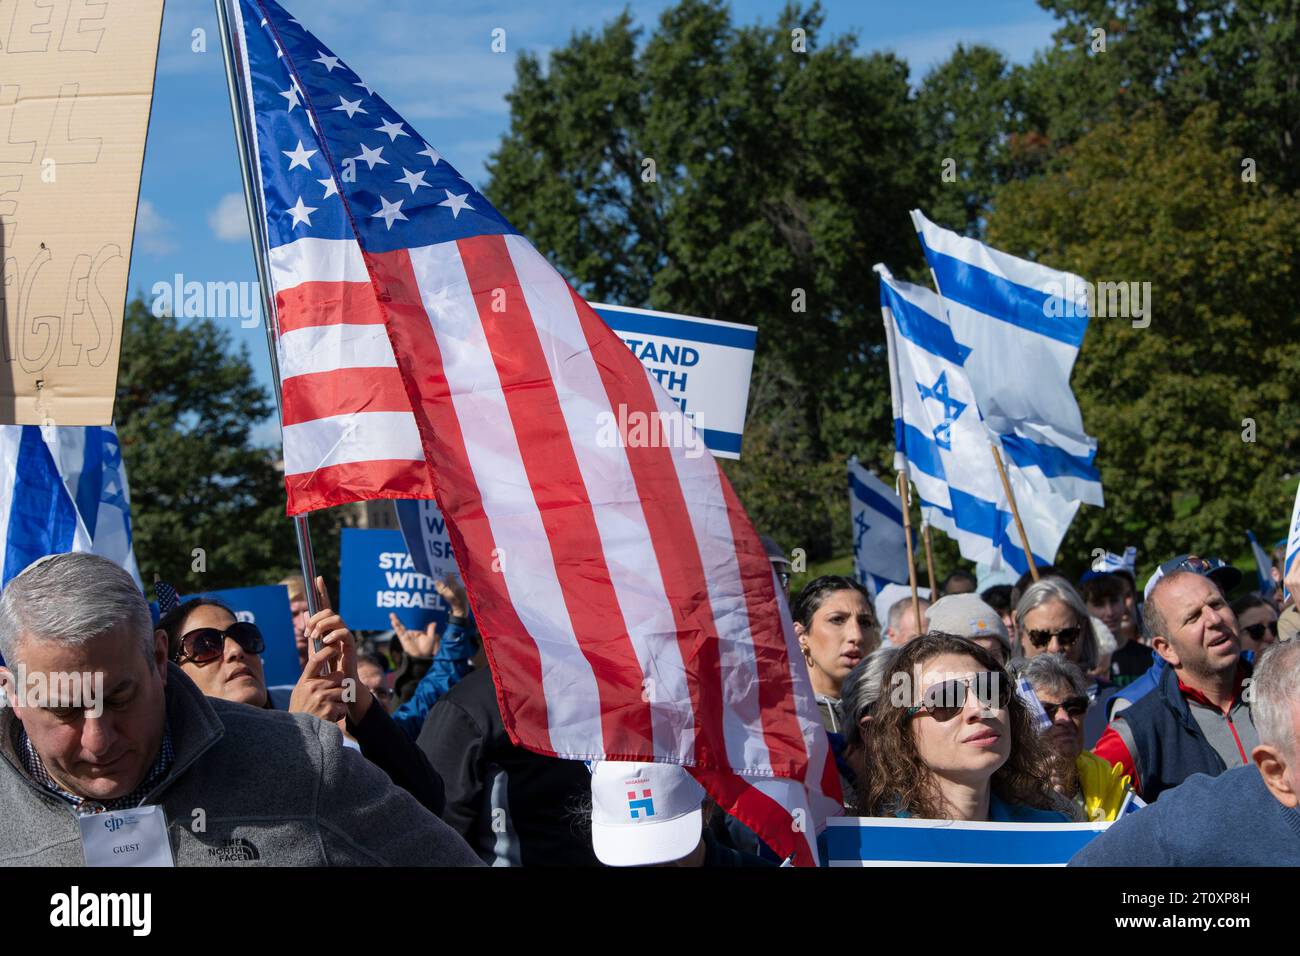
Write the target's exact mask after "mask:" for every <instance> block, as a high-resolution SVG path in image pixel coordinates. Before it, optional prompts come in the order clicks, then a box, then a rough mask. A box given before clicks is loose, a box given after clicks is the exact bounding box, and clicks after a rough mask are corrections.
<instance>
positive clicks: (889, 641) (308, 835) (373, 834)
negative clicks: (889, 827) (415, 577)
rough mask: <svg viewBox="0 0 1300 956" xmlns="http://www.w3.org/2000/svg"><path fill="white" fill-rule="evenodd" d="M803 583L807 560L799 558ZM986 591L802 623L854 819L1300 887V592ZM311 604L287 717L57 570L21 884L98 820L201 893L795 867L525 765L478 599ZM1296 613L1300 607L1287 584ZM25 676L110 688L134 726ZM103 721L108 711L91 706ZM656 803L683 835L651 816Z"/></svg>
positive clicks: (847, 611)
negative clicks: (411, 624) (393, 871)
mask: <svg viewBox="0 0 1300 956" xmlns="http://www.w3.org/2000/svg"><path fill="white" fill-rule="evenodd" d="M768 550H769V555H770V557H771V558H772V560H773V562H774V564H775V565H776V570H777V572H778V575H779V577H780V579H781V580H782V581H783V582H786V583H787V588H788V581H789V568H788V562H786V561H785V558H784V556H783V555H782V554H781V552H780V549H779V548H776V547H775V546H774V545H772V543H771V542H768ZM1036 570H1037V573H1036V574H1034V575H1029V574H1027V575H1025V576H1023V577H1022V578H1021V579H1020V580H1019V581H1018V582H1016V584H1014V585H1005V584H1004V585H998V586H994V587H990V588H986V589H984V590H983V591H979V590H978V582H977V581H976V579H975V577H974V576H973V575H971V574H969V573H968V572H965V571H957V572H954V573H953V574H952V575H950V576H949V577H948V578H947V579H946V580H944V581H943V582H942V585H941V586H940V587H938V588H936V589H935V590H936V592H937V593H934V594H931V593H929V592H928V591H927V592H925V596H924V597H922V596H921V595H919V594H917V595H914V594H913V593H912V592H911V590H910V589H907V588H893V589H892V590H891V589H885V590H884V591H882V593H880V594H877V595H874V596H873V595H872V594H870V593H869V592H868V590H867V589H866V588H865V587H864V586H863V585H862V584H860V583H859V582H857V581H856V580H854V579H852V578H849V577H841V576H822V577H818V578H816V579H814V580H812V581H810V582H808V583H807V584H806V585H805V586H804V587H802V588H801V589H800V590H799V591H798V593H796V594H794V595H789V594H787V598H788V600H789V607H790V613H791V616H792V618H793V622H794V629H795V634H796V636H797V640H798V646H799V650H800V652H801V654H802V666H803V667H805V668H806V669H807V674H808V678H809V682H810V684H811V686H812V690H813V692H814V695H815V698H816V702H817V705H818V708H819V712H820V715H821V718H822V722H823V724H824V728H825V732H826V733H827V735H828V740H829V743H830V748H831V751H832V753H833V755H834V757H835V760H836V764H837V766H838V769H839V775H840V783H841V789H842V793H843V798H844V807H845V812H846V813H847V814H851V815H859V816H866V817H911V818H919V819H936V820H959V821H972V822H1011V823H1016V822H1032V823H1065V822H1072V821H1073V822H1094V823H1097V822H1112V823H1113V825H1112V826H1110V827H1109V828H1108V829H1106V830H1105V832H1103V833H1102V834H1101V835H1100V836H1098V837H1097V838H1096V839H1094V840H1093V841H1092V842H1091V843H1089V844H1088V845H1087V846H1086V847H1085V848H1084V850H1083V851H1082V852H1080V853H1079V854H1078V856H1077V857H1076V858H1075V859H1074V861H1072V862H1073V863H1075V864H1080V865H1152V864H1169V865H1251V864H1267V863H1281V864H1287V863H1289V864H1297V863H1300V809H1298V804H1300V753H1298V752H1297V749H1296V741H1297V734H1298V732H1300V641H1297V640H1294V639H1289V638H1292V637H1293V635H1294V631H1295V630H1296V627H1295V626H1294V625H1289V619H1290V618H1291V617H1295V616H1297V612H1295V609H1294V606H1293V604H1292V603H1291V601H1290V599H1286V600H1283V596H1282V595H1283V592H1282V588H1281V587H1278V588H1274V589H1267V590H1264V591H1259V592H1251V593H1248V594H1245V595H1243V596H1238V597H1237V598H1236V599H1235V600H1231V601H1230V600H1229V595H1231V594H1232V593H1233V592H1234V591H1235V590H1237V589H1238V588H1239V587H1240V585H1241V582H1242V575H1241V573H1240V572H1239V571H1237V570H1236V569H1235V568H1233V567H1231V566H1230V565H1228V564H1226V563H1225V562H1223V561H1220V560H1215V559H1204V558H1201V557H1198V556H1196V555H1181V556H1178V557H1175V558H1173V559H1171V560H1169V561H1166V562H1164V563H1162V564H1161V565H1160V566H1159V568H1158V569H1157V570H1156V571H1155V573H1154V574H1152V575H1151V577H1150V579H1149V580H1147V581H1146V582H1145V586H1144V587H1143V588H1142V589H1141V591H1139V589H1138V586H1137V580H1136V579H1135V576H1134V574H1133V572H1132V571H1131V570H1129V569H1127V568H1121V569H1119V570H1112V571H1107V572H1093V571H1089V572H1088V573H1086V574H1085V575H1083V578H1082V579H1081V580H1080V581H1078V582H1077V583H1075V582H1071V581H1070V580H1067V578H1066V577H1065V576H1064V575H1063V574H1062V573H1061V572H1060V571H1059V570H1058V569H1056V568H1054V567H1045V568H1039V569H1036ZM284 583H286V585H287V586H288V588H289V591H290V599H291V607H292V610H293V615H294V628H295V639H296V641H297V646H298V654H299V662H300V664H301V667H302V671H301V676H300V678H299V680H298V682H297V684H296V685H295V686H294V687H292V688H291V689H289V688H285V689H273V688H268V687H267V683H266V679H265V675H264V673H263V669H262V661H261V657H260V655H261V653H262V652H263V651H264V649H265V642H264V639H263V636H262V634H261V633H260V631H259V630H258V628H257V626H256V625H254V624H251V623H245V622H241V621H239V620H238V618H237V616H236V614H235V613H234V611H233V610H232V609H230V608H228V607H226V606H224V605H223V604H221V603H220V602H217V601H214V600H210V599H204V598H199V599H193V600H189V601H186V602H185V603H182V604H179V605H176V604H175V602H174V600H173V601H172V602H171V606H168V602H167V601H165V600H163V601H160V604H162V605H163V606H162V607H161V608H160V610H161V612H162V613H161V615H160V616H159V617H158V618H157V619H156V620H155V619H154V617H153V616H152V615H151V611H150V608H149V605H148V603H147V602H146V601H145V598H144V596H143V595H142V594H141V592H140V590H139V588H138V587H137V586H136V585H135V583H134V582H133V581H132V579H131V578H130V577H129V576H128V575H127V574H126V572H124V571H123V570H122V569H121V568H119V567H117V566H116V565H114V564H113V563H111V562H109V561H106V560H104V559H102V558H98V557H95V556H93V555H88V554H61V555H54V556H51V557H48V558H44V559H42V560H40V561H38V562H36V563H35V564H34V565H32V566H31V567H30V568H29V569H28V570H26V571H25V572H24V573H22V574H21V575H19V576H18V577H16V578H15V579H13V580H12V581H11V582H10V584H9V585H8V586H7V587H6V588H5V590H4V593H3V596H2V597H0V655H3V658H4V661H5V663H6V670H5V671H4V672H3V673H4V674H5V675H6V678H7V683H6V689H7V690H8V691H9V692H10V693H9V697H10V700H9V701H8V706H5V707H3V708H0V808H3V812H0V865H19V864H38V865H39V864H69V865H80V864H82V863H83V862H87V860H86V857H85V855H84V849H83V846H82V841H81V839H80V835H79V826H78V820H79V819H80V818H81V817H84V816H86V815H89V814H96V813H103V812H113V811H121V810H124V809H131V808H136V807H141V806H153V805H159V806H161V807H162V808H163V811H164V813H165V815H166V819H167V821H168V830H167V833H168V840H167V842H168V843H169V844H170V853H171V855H172V858H173V859H174V861H175V862H176V863H177V864H195V865H204V864H207V865H211V864H220V863H230V862H262V863H267V864H279V865H341V864H433V865H479V864H488V865H496V866H518V865H524V866H528V865H597V864H607V865H652V864H661V865H678V866H776V865H779V864H780V863H781V862H782V861H781V860H780V858H779V857H778V856H777V855H776V854H775V853H773V852H772V850H771V849H770V848H768V847H767V846H766V845H765V844H764V843H763V842H762V841H761V840H760V839H759V838H758V837H757V836H756V835H755V834H754V833H753V832H751V831H750V830H749V829H748V828H747V827H745V826H744V825H743V824H741V823H740V822H739V821H737V820H735V819H733V818H731V817H730V816H728V815H727V814H726V813H724V812H723V811H722V809H721V808H719V807H718V806H717V805H716V804H714V803H712V802H711V801H710V800H709V799H708V797H707V796H706V794H705V793H704V791H703V790H702V789H701V788H700V786H699V784H697V783H696V782H695V780H694V779H693V778H692V777H691V776H690V775H689V774H688V773H687V772H686V771H684V770H682V769H681V768H679V767H675V766H671V765H667V764H655V763H625V762H618V761H603V762H592V763H584V762H581V761H570V760H561V759H556V758H552V757H546V756H542V755H539V754H536V753H533V752H532V751H529V750H526V749H523V748H520V747H518V746H516V745H515V744H514V743H513V742H512V741H511V739H510V736H509V734H508V733H507V731H506V722H505V719H504V718H503V714H502V713H501V710H500V705H499V700H498V695H497V693H496V690H495V687H494V685H493V681H492V674H491V671H490V667H489V665H488V662H487V660H486V659H485V654H484V649H483V643H482V641H481V640H480V637H479V635H478V632H477V629H476V626H475V622H474V617H473V614H472V612H471V609H470V606H469V603H468V601H467V599H466V595H465V592H464V590H463V588H462V587H461V586H460V584H459V583H458V582H457V581H456V580H455V579H448V580H446V581H442V582H439V584H438V589H439V593H440V594H441V596H442V598H443V600H444V602H445V603H446V605H447V607H448V609H449V612H450V617H449V619H448V621H447V623H446V624H445V626H443V627H441V628H439V627H437V626H435V625H430V626H429V627H428V628H426V629H423V630H410V629H407V628H405V627H403V626H402V624H401V622H400V621H398V620H397V618H396V617H395V616H394V617H393V618H392V624H393V630H392V632H391V634H390V635H387V636H388V637H389V638H390V639H389V640H387V641H384V640H376V638H375V636H374V635H371V636H368V637H363V636H358V635H357V634H354V633H353V632H352V631H351V630H350V629H349V628H348V626H347V624H346V623H345V622H344V621H343V619H342V618H341V617H340V615H339V614H338V613H337V611H336V610H334V608H333V602H332V600H331V597H330V594H329V592H328V591H327V590H326V587H325V582H324V580H323V579H319V578H318V579H317V580H316V581H315V582H313V586H314V588H315V590H316V594H315V597H316V604H317V606H318V607H319V608H320V610H318V611H317V612H316V613H314V614H312V613H310V612H309V611H308V604H307V600H306V582H304V581H303V580H302V579H301V578H298V579H289V580H288V581H286V582H284ZM1286 584H1287V586H1288V588H1289V589H1290V590H1291V591H1292V592H1295V591H1296V590H1297V589H1300V580H1297V581H1290V580H1288V581H1287V582H1286ZM16 671H21V672H24V673H29V674H30V673H36V672H40V673H51V674H52V673H60V674H96V675H102V680H103V685H102V694H103V698H102V701H100V703H101V704H102V707H101V708H99V710H98V712H92V711H91V710H89V709H87V708H86V707H82V706H76V705H75V702H69V701H66V700H53V699H52V700H47V701H44V702H38V703H36V704H33V703H32V702H31V701H30V700H28V699H25V697H24V695H23V694H22V693H20V692H19V691H20V688H19V687H18V686H17V683H16V682H15V681H14V679H13V675H14V674H15V672H16ZM82 703H83V704H84V703H85V702H84V701H83V702H82ZM637 787H644V788H646V789H653V791H654V793H655V794H656V797H655V801H656V803H655V810H654V812H653V813H638V812H637V811H636V808H635V807H633V809H632V812H631V813H629V812H628V809H629V804H628V799H627V797H626V794H627V793H629V792H633V791H635V790H636V788H637Z"/></svg>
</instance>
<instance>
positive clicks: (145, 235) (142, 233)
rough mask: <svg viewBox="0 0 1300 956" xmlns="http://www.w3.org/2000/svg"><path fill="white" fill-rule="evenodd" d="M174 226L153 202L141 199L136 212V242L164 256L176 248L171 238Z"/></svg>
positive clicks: (144, 248) (152, 253)
mask: <svg viewBox="0 0 1300 956" xmlns="http://www.w3.org/2000/svg"><path fill="white" fill-rule="evenodd" d="M173 228H174V227H173V226H172V224H171V223H170V222H168V221H167V220H166V219H164V218H163V217H162V216H160V215H159V214H158V210H157V209H155V208H154V206H153V203H151V202H150V201H149V200H147V199H141V200H140V207H139V208H138V209H137V210H136V214H135V244H136V245H137V246H139V247H140V248H141V249H143V250H144V251H145V252H147V253H149V254H150V255H153V256H163V255H166V254H167V253H169V252H172V251H173V250H174V249H175V248H176V243H175V242H174V241H173V240H172V238H171V232H172V229H173Z"/></svg>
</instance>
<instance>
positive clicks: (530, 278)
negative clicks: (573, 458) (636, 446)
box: [506, 236, 695, 753]
mask: <svg viewBox="0 0 1300 956" xmlns="http://www.w3.org/2000/svg"><path fill="white" fill-rule="evenodd" d="M506 247H507V248H508V249H509V250H510V258H511V261H512V262H513V263H514V267H515V272H516V274H517V275H518V276H519V281H520V285H521V286H522V288H523V291H524V298H525V301H526V302H527V303H528V310H529V312H530V313H531V314H532V315H534V316H544V317H546V319H547V320H548V321H546V322H541V321H539V322H538V323H537V334H538V337H539V339H540V341H541V345H542V352H543V353H544V355H545V357H546V361H547V368H548V370H549V372H550V374H551V377H552V379H554V380H555V381H557V382H559V381H563V382H565V385H566V391H565V392H563V393H562V396H561V408H562V409H563V411H564V415H565V420H566V422H567V423H568V431H569V435H570V437H571V439H572V441H573V448H574V451H575V453H576V454H577V458H578V466H579V468H580V470H581V471H582V474H583V479H584V481H585V482H586V484H587V487H588V488H606V489H608V493H607V494H606V495H605V496H604V497H603V498H599V499H595V500H593V501H592V502H591V504H592V509H593V511H594V514H595V518H596V523H597V525H598V527H599V528H600V536H601V547H602V550H603V551H604V555H605V560H606V562H607V564H608V565H609V569H610V574H611V577H612V579H613V586H614V590H615V592H616V594H617V596H618V603H619V607H620V608H621V609H622V611H623V616H624V620H625V621H626V622H627V625H628V632H629V638H630V639H631V641H632V646H633V648H634V649H635V651H636V655H637V661H638V663H639V664H640V666H641V669H642V673H643V675H644V676H645V678H646V679H647V680H648V681H650V683H649V684H648V685H647V688H646V694H647V697H648V699H649V704H650V714H651V722H652V726H653V733H654V741H655V748H656V750H662V752H674V751H678V752H682V753H690V752H692V751H693V750H694V747H695V715H694V713H693V712H692V709H691V705H690V688H689V686H688V684H687V681H686V668H685V665H684V664H683V662H682V657H681V650H680V648H679V647H678V645H677V629H676V625H675V624H674V622H673V612H672V608H671V607H670V606H669V604H668V595H667V592H666V590H665V588H664V582H663V576H662V575H661V574H660V572H659V566H658V564H656V563H655V560H654V553H653V551H652V550H651V549H650V548H648V547H647V546H646V544H647V542H648V541H649V540H650V529H649V527H648V526H647V525H646V522H645V515H644V514H643V512H642V510H641V505H640V502H639V501H638V500H637V499H638V496H637V492H636V480H635V478H634V477H633V476H632V471H631V468H630V467H629V466H628V462H627V458H626V456H622V455H610V454H609V451H608V449H605V448H600V447H598V440H599V438H600V434H599V429H598V427H597V423H598V422H599V421H600V420H601V419H600V416H601V414H602V413H604V414H611V415H615V417H617V416H616V413H615V412H614V411H613V410H611V409H610V407H609V397H608V395H607V394H606V392H605V387H604V385H603V384H602V382H601V380H600V373H599V372H598V371H597V370H596V367H595V364H594V362H593V361H592V357H591V352H590V350H589V349H588V348H587V343H586V339H585V337H584V336H583V333H582V327H581V325H580V324H579V322H578V315H577V312H576V310H575V308H574V304H573V298H572V296H571V294H570V292H569V287H568V286H567V285H566V284H565V282H564V280H563V279H562V278H561V277H560V275H559V273H557V272H556V271H555V269H553V268H552V267H551V265H550V263H548V262H547V261H546V260H545V258H543V257H542V255H541V254H540V253H538V252H537V250H536V249H534V248H533V247H532V246H531V245H530V244H529V243H528V242H527V241H525V240H524V239H522V238H520V237H518V236H507V237H506Z"/></svg>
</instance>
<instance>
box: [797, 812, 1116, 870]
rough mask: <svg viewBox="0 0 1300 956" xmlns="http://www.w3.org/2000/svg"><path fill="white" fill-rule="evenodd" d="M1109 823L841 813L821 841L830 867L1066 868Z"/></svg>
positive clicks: (823, 833) (828, 825)
mask: <svg viewBox="0 0 1300 956" xmlns="http://www.w3.org/2000/svg"><path fill="white" fill-rule="evenodd" d="M1108 826H1110V824H1109V823H967V822H963V821H952V820H915V819H895V818H892V817H835V818H832V819H831V820H829V821H828V822H827V825H826V829H825V830H823V831H822V833H821V836H820V837H819V838H818V839H819V842H820V846H821V857H822V863H823V864H824V865H825V866H898V865H900V864H902V865H907V864H926V865H929V866H1064V865H1065V864H1066V863H1068V862H1070V857H1072V856H1074V854H1076V853H1078V852H1079V850H1081V849H1083V846H1084V844H1086V843H1088V842H1089V841H1090V840H1092V839H1093V838H1095V837H1096V836H1097V834H1098V833H1100V832H1102V831H1103V830H1105V829H1106V828H1107V827H1108Z"/></svg>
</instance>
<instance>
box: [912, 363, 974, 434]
mask: <svg viewBox="0 0 1300 956" xmlns="http://www.w3.org/2000/svg"><path fill="white" fill-rule="evenodd" d="M916 387H917V389H918V390H919V391H920V393H921V398H922V399H927V398H932V399H934V400H935V401H936V402H939V403H940V404H941V405H943V421H942V422H940V423H939V424H938V425H935V426H934V443H935V444H936V445H938V446H939V447H940V448H942V449H944V450H945V451H952V423H953V422H955V421H956V420H957V419H958V418H960V417H961V413H962V412H964V411H965V410H966V403H965V402H959V401H957V399H955V398H953V397H952V396H950V395H949V394H948V373H947V372H941V373H940V374H939V378H938V380H936V381H935V383H934V384H933V385H922V384H921V383H920V382H917V383H916Z"/></svg>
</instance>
